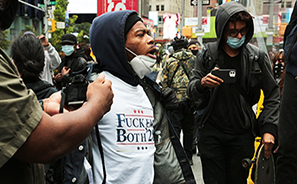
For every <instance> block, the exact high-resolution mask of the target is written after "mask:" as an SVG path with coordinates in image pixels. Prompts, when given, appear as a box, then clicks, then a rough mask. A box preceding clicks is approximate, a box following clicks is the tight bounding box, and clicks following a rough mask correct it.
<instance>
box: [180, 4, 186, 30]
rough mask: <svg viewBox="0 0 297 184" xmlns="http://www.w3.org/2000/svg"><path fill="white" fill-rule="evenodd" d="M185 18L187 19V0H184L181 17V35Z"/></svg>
mask: <svg viewBox="0 0 297 184" xmlns="http://www.w3.org/2000/svg"><path fill="white" fill-rule="evenodd" d="M184 20H185V0H182V19H181V28H180V30H179V32H180V34H181V35H182V34H183V27H184Z"/></svg>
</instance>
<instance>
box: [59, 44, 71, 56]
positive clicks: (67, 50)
mask: <svg viewBox="0 0 297 184" xmlns="http://www.w3.org/2000/svg"><path fill="white" fill-rule="evenodd" d="M62 51H63V52H64V53H65V55H66V56H70V55H71V54H72V53H73V52H74V46H73V45H63V46H62Z"/></svg>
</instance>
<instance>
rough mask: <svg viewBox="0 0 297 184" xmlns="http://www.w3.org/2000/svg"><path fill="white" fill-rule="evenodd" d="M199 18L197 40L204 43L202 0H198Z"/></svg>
mask: <svg viewBox="0 0 297 184" xmlns="http://www.w3.org/2000/svg"><path fill="white" fill-rule="evenodd" d="M197 18H198V25H197V26H198V30H197V32H196V36H197V40H198V42H199V43H200V44H203V39H202V36H203V35H204V33H203V30H202V0H197Z"/></svg>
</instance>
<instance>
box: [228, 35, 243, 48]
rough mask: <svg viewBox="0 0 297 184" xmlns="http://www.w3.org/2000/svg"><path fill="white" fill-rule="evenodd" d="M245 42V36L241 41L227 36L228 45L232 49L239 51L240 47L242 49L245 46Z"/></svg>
mask: <svg viewBox="0 0 297 184" xmlns="http://www.w3.org/2000/svg"><path fill="white" fill-rule="evenodd" d="M244 42H245V36H243V37H242V38H241V39H238V38H234V37H231V36H227V44H228V45H229V46H230V47H231V48H232V49H238V48H239V47H241V46H242V45H243V43H244Z"/></svg>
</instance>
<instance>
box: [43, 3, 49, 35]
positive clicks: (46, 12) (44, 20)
mask: <svg viewBox="0 0 297 184" xmlns="http://www.w3.org/2000/svg"><path fill="white" fill-rule="evenodd" d="M49 1H50V0H44V17H43V22H44V31H45V37H46V39H47V40H48V38H49V32H48V22H47V18H48V9H47V6H48V4H49Z"/></svg>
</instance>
